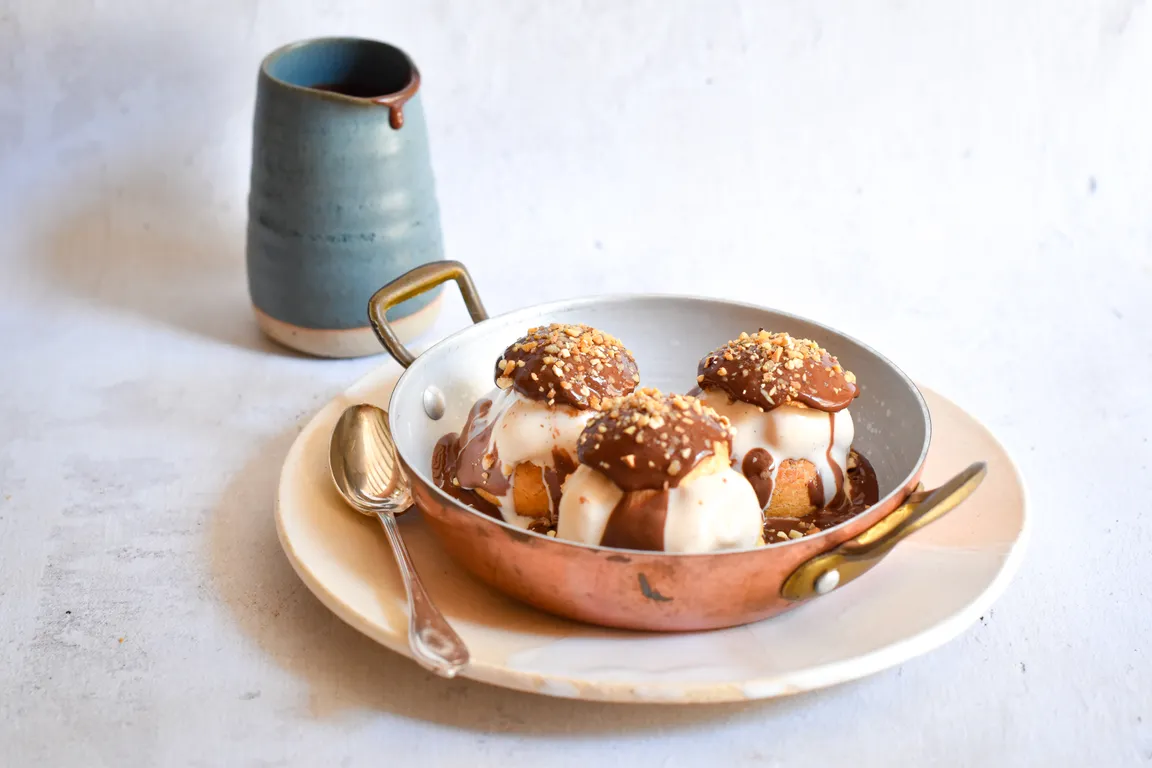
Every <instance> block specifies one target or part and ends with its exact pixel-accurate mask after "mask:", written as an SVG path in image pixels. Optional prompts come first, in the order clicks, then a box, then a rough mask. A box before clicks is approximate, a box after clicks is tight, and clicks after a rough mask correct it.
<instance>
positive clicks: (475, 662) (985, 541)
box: [276, 363, 1028, 703]
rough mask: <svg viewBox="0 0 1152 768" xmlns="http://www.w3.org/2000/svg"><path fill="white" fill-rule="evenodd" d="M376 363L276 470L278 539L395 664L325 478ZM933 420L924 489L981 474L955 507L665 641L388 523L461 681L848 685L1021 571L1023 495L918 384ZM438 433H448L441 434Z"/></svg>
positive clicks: (354, 541) (369, 551) (1000, 458)
mask: <svg viewBox="0 0 1152 768" xmlns="http://www.w3.org/2000/svg"><path fill="white" fill-rule="evenodd" d="M398 376H399V369H398V367H397V366H396V365H395V364H393V363H389V364H387V365H384V366H382V367H380V368H379V369H377V370H376V371H375V372H373V373H371V374H369V375H368V376H367V377H365V378H364V379H362V380H361V381H360V382H358V383H357V384H356V385H354V386H353V387H351V388H350V389H349V390H348V391H347V392H346V393H345V394H344V395H343V396H341V397H338V398H336V399H335V400H333V401H332V402H330V403H329V404H328V405H326V406H325V407H324V408H323V409H322V410H321V411H320V412H319V413H318V414H317V415H316V416H315V417H314V418H313V419H312V421H311V422H310V423H309V424H308V426H307V427H305V429H304V431H303V432H301V433H300V436H299V437H298V438H297V439H296V442H295V443H294V444H293V446H292V449H291V450H290V451H289V453H288V458H287V460H286V461H285V464H284V469H283V473H282V475H281V478H280V489H279V498H278V500H277V506H276V525H277V530H278V531H279V534H280V542H281V544H282V545H283V547H284V551H285V553H286V554H287V555H288V559H289V560H290V561H291V563H292V566H293V567H294V568H295V569H296V572H297V573H298V574H299V575H300V578H301V579H302V580H303V581H304V583H305V584H306V585H308V588H309V589H311V590H312V592H313V593H315V595H316V596H317V597H318V598H320V600H321V601H322V602H323V603H324V604H325V605H326V606H328V608H329V609H331V610H332V611H333V612H334V613H335V614H336V615H337V616H339V617H340V618H341V619H343V620H344V621H346V622H347V623H348V624H350V625H352V626H353V627H355V628H356V629H358V630H359V631H361V632H363V633H364V634H366V635H368V636H369V637H371V638H372V639H374V640H376V641H377V642H379V643H380V644H382V645H384V646H387V647H388V648H391V649H392V650H394V651H396V652H397V653H401V654H404V655H406V656H409V655H410V653H409V650H408V642H407V618H406V602H405V598H404V588H403V586H402V584H401V582H400V576H399V574H398V573H397V571H396V567H395V563H394V561H393V559H392V555H391V552H390V550H389V549H388V544H387V542H386V540H385V538H384V532H383V531H382V530H380V525H379V523H378V522H377V521H376V520H375V519H371V518H366V517H363V516H361V515H359V514H357V513H356V512H354V511H352V510H351V509H349V508H347V507H346V506H345V505H344V503H343V501H342V500H341V499H340V497H339V496H338V495H337V493H336V491H335V489H334V488H333V487H332V481H331V479H330V477H329V474H328V440H329V437H330V436H331V434H332V428H333V427H334V425H335V423H336V420H337V419H338V418H339V416H340V414H341V412H343V410H344V409H345V408H346V407H347V406H349V405H352V404H354V403H360V402H368V403H373V404H375V405H378V406H380V407H382V408H385V407H387V405H388V398H389V396H390V395H391V393H392V387H393V385H394V384H395V382H396V378H397V377H398ZM922 391H923V392H924V396H925V398H926V399H927V401H928V405H929V408H930V410H931V412H932V427H933V438H932V449H931V451H930V453H929V455H928V460H927V463H926V464H925V469H924V483H925V485H926V487H928V488H932V487H934V486H935V485H937V484H939V483H941V482H943V481H945V480H947V479H948V478H949V477H951V476H952V475H953V474H954V473H955V472H957V471H959V470H961V469H963V468H964V467H966V466H967V465H968V464H970V463H971V462H973V461H977V460H984V461H986V462H988V477H987V479H986V480H985V481H984V483H983V485H982V486H981V487H980V488H979V490H978V491H977V492H976V494H975V495H974V496H973V497H972V498H971V499H970V500H968V501H967V502H965V503H964V504H962V505H961V506H960V507H959V508H958V509H956V510H954V511H953V512H951V513H949V514H948V515H947V516H945V517H944V518H943V519H941V520H939V521H937V522H936V523H933V524H932V525H930V526H929V527H928V528H926V529H924V530H923V531H921V532H919V533H917V534H915V535H914V536H912V537H911V538H909V539H908V540H907V541H905V542H903V543H902V544H900V545H899V546H898V547H896V549H895V551H893V553H892V554H890V555H889V556H888V557H887V559H885V560H884V562H883V563H881V564H880V565H879V566H877V567H876V568H875V569H874V570H872V571H871V572H870V573H868V574H867V575H866V576H864V577H863V578H861V579H859V580H858V581H856V582H854V583H851V584H848V585H847V586H845V587H844V588H843V589H840V590H837V591H836V592H833V593H832V594H830V595H827V596H825V597H821V598H818V599H816V600H814V601H811V602H810V603H808V604H806V605H803V606H800V607H799V608H797V609H795V610H793V611H790V612H789V613H787V614H784V615H783V616H780V617H777V618H774V619H769V620H767V621H763V622H760V623H758V624H752V625H749V626H744V627H736V628H733V629H726V630H718V631H713V632H701V633H692V634H679V635H662V634H647V633H641V632H626V631H620V630H610V629H602V628H599V627H593V626H587V625H584V624H578V623H575V622H571V621H567V620H564V619H559V618H556V617H553V616H550V615H548V614H545V613H541V612H539V611H537V610H535V609H533V608H529V607H528V606H525V605H522V604H520V603H517V602H515V601H513V600H511V599H509V598H506V597H503V596H502V595H500V594H498V593H496V592H493V591H492V590H490V589H488V588H487V587H485V586H484V585H482V584H480V583H479V582H477V581H474V580H473V579H472V578H471V577H470V576H468V575H467V574H466V573H465V572H464V571H462V570H461V569H460V568H458V567H456V565H455V564H454V563H453V562H452V561H451V560H449V558H448V557H447V555H445V554H444V553H443V552H441V551H440V549H439V548H438V546H437V545H436V543H435V541H434V540H433V538H432V536H431V534H430V533H429V532H428V531H427V530H426V529H425V527H424V525H423V523H422V521H421V519H420V514H419V512H417V511H413V512H411V513H409V514H407V515H405V516H404V517H403V518H402V519H401V528H402V530H403V533H404V537H405V540H406V541H407V543H408V547H409V548H410V549H411V552H412V558H413V559H414V560H415V562H416V566H417V568H418V570H419V571H420V575H421V577H422V578H423V580H424V583H425V585H426V587H427V589H428V592H429V593H430V594H431V596H432V599H433V600H435V601H436V603H437V605H439V606H440V609H441V610H442V611H443V612H444V614H445V615H446V616H447V617H448V620H449V621H450V622H451V623H452V625H453V626H454V627H455V628H456V630H457V632H459V633H460V636H461V637H462V638H463V639H464V641H465V642H466V643H467V644H468V647H469V650H470V651H471V654H472V663H471V664H470V665H469V667H468V668H467V669H466V670H465V671H464V672H463V675H464V676H465V677H470V678H472V679H475V680H480V681H483V682H486V683H492V684H493V685H500V686H505V687H507V688H516V689H519V690H524V691H533V692H537V693H542V694H547V695H550V696H563V697H569V698H579V699H590V700H601V701H624V702H654V701H659V702H670V703H673V702H700V701H739V700H745V699H761V698H770V697H773V696H782V695H786V694H791V693H798V692H800V691H808V690H813V689H816V688H822V687H825V686H829V685H834V684H836V683H841V682H845V681H848V680H855V679H857V678H860V677H863V676H865V675H869V674H872V673H874V672H878V671H880V670H882V669H886V668H888V667H891V666H894V665H896V664H899V663H901V662H903V661H905V660H907V659H910V658H912V657H914V656H918V655H920V654H922V653H926V652H927V651H930V650H932V649H933V648H936V647H938V646H940V645H942V644H943V643H945V642H947V641H948V640H950V639H952V638H953V637H955V636H957V635H958V634H960V632H962V631H963V630H964V629H965V628H966V627H967V626H969V625H970V624H972V623H973V622H974V621H976V619H977V618H978V617H979V616H980V615H981V614H982V613H984V612H985V611H986V610H987V609H988V607H989V605H991V604H992V602H993V601H994V600H995V599H996V598H997V597H998V596H999V595H1000V593H1001V592H1002V591H1003V589H1004V587H1005V586H1006V585H1007V583H1008V581H1009V580H1010V579H1011V577H1012V575H1013V574H1014V573H1015V571H1016V569H1017V567H1018V566H1019V564H1020V560H1021V557H1022V554H1023V550H1024V541H1025V538H1026V531H1027V523H1028V520H1027V515H1026V512H1025V501H1024V488H1023V485H1022V483H1021V480H1020V476H1019V473H1018V472H1017V470H1016V467H1015V465H1014V464H1013V463H1012V460H1011V459H1010V458H1009V457H1008V454H1007V453H1006V452H1005V451H1004V449H1003V447H1001V446H1000V444H999V443H998V442H996V440H995V438H993V437H992V435H991V434H990V433H989V432H988V430H986V429H985V428H984V427H983V426H982V425H981V424H980V423H979V422H977V421H976V420H975V419H973V418H972V417H971V416H969V415H968V414H966V413H965V412H964V411H963V410H961V409H960V408H959V407H957V406H956V405H954V404H953V403H951V402H950V401H948V400H946V399H944V398H943V397H941V396H939V395H936V394H934V393H933V392H931V391H928V390H922ZM446 428H447V427H446Z"/></svg>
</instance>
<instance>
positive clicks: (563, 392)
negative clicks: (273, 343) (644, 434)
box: [495, 323, 640, 410]
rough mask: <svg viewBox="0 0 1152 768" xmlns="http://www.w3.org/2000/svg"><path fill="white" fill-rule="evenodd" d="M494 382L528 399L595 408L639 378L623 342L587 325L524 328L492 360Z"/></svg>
mask: <svg viewBox="0 0 1152 768" xmlns="http://www.w3.org/2000/svg"><path fill="white" fill-rule="evenodd" d="M495 379H496V385H497V386H498V387H500V388H501V389H507V388H508V387H509V386H511V387H513V388H514V389H515V390H516V391H517V392H519V393H520V394H521V395H523V396H524V397H527V398H528V399H530V400H541V401H544V402H547V403H548V404H549V405H554V404H556V403H560V404H563V405H570V406H572V407H574V408H577V409H580V410H585V409H587V408H594V409H597V410H599V409H600V405H601V403H602V402H603V401H604V400H606V399H608V398H613V397H620V396H621V395H627V394H628V393H630V392H631V391H632V390H634V389H635V388H636V385H637V384H638V383H639V382H640V373H639V370H638V369H637V368H636V360H635V359H633V357H632V353H631V352H629V351H628V350H627V349H626V348H625V347H624V345H623V343H622V342H621V341H620V340H619V339H617V338H615V337H613V336H610V335H608V334H606V333H604V332H603V331H598V330H596V329H595V328H589V327H588V326H586V325H563V324H559V323H553V324H552V325H549V326H541V327H538V328H530V329H528V333H527V335H525V336H524V337H523V338H521V339H519V340H518V341H517V342H516V343H515V344H513V345H512V346H510V347H508V348H507V349H506V350H504V354H503V355H502V356H501V357H500V359H499V360H497V361H496V371H495Z"/></svg>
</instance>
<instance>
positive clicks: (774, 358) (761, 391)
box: [696, 330, 859, 413]
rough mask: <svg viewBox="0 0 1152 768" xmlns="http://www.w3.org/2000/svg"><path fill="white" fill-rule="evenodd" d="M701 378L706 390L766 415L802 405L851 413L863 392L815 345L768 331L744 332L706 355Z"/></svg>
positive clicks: (699, 376) (812, 342)
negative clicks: (849, 406) (850, 407)
mask: <svg viewBox="0 0 1152 768" xmlns="http://www.w3.org/2000/svg"><path fill="white" fill-rule="evenodd" d="M697 374H698V375H697V377H696V381H697V383H699V385H700V386H701V387H703V388H704V389H717V390H720V391H722V392H726V393H727V394H728V396H729V397H731V398H732V399H734V400H740V401H743V402H745V403H751V404H752V405H755V406H758V407H760V408H763V409H764V410H766V411H770V410H772V409H773V408H777V407H779V406H781V405H784V404H785V403H799V404H801V405H805V406H807V407H809V408H815V409H817V410H821V411H828V412H830V413H831V412H835V411H839V410H842V409H844V408H847V407H848V405H849V404H850V403H851V402H852V399H853V398H855V397H856V395H857V393H858V392H859V389H858V388H857V386H856V377H855V376H854V375H853V374H852V373H851V372H849V371H845V370H844V369H843V367H841V365H840V363H839V361H838V360H836V358H835V357H833V356H832V355H830V354H828V352H827V351H825V350H824V349H822V348H821V347H820V346H819V345H817V344H816V342H814V341H810V340H808V339H794V338H792V337H791V336H789V335H788V334H786V333H768V332H767V331H764V330H760V331H759V332H757V333H756V334H753V335H751V336H750V335H748V334H746V333H742V334H740V338H738V339H733V340H732V341H730V342H728V343H727V344H725V345H724V346H722V347H719V348H718V349H716V350H713V351H712V352H710V353H708V354H707V355H706V356H705V357H704V358H703V359H702V360H701V361H700V364H699V366H698V368H697Z"/></svg>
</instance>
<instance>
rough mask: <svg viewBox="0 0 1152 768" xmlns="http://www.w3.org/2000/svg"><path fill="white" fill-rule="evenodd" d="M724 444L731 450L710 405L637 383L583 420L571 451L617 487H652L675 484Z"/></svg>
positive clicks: (724, 427)
mask: <svg viewBox="0 0 1152 768" xmlns="http://www.w3.org/2000/svg"><path fill="white" fill-rule="evenodd" d="M718 446H719V447H718ZM725 448H726V449H727V451H728V453H729V455H731V451H732V430H731V427H730V425H729V424H728V421H727V420H726V419H722V418H721V417H720V416H719V415H718V414H717V413H716V412H715V411H714V410H712V409H711V408H709V407H707V406H705V405H704V404H702V403H701V402H700V401H699V400H697V399H696V398H694V397H688V396H687V395H665V394H663V393H661V392H660V391H659V390H656V389H641V390H638V391H636V392H633V393H632V394H631V395H628V396H627V397H625V398H622V399H620V400H616V401H614V402H613V404H612V406H611V408H610V409H608V410H605V411H604V412H603V413H601V414H600V415H599V416H597V417H596V418H595V419H594V420H592V421H591V422H589V424H588V426H587V427H585V429H584V431H583V432H582V433H581V435H580V440H579V442H578V443H577V446H576V452H577V455H578V457H579V459H580V463H581V464H587V465H588V466H589V467H592V468H593V469H595V470H596V471H597V472H599V473H601V474H602V475H604V476H605V477H607V478H608V479H609V480H611V481H612V482H613V483H615V484H616V486H617V487H618V488H620V490H622V491H657V490H663V489H667V488H675V487H676V486H677V485H679V484H680V481H681V480H683V479H684V478H685V477H686V476H687V475H688V474H689V473H690V472H691V471H692V470H693V469H694V468H695V467H696V465H697V464H699V463H700V462H701V461H703V460H704V459H706V458H708V457H709V456H712V455H714V454H715V453H717V451H718V450H723V449H725Z"/></svg>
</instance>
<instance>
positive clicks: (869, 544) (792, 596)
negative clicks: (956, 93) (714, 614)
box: [781, 461, 988, 600]
mask: <svg viewBox="0 0 1152 768" xmlns="http://www.w3.org/2000/svg"><path fill="white" fill-rule="evenodd" d="M986 474H988V465H986V464H985V463H984V462H982V461H978V462H976V463H975V464H973V465H971V466H970V467H968V468H967V469H965V470H964V471H963V472H961V473H960V474H958V475H956V476H955V477H953V478H952V479H951V480H949V481H948V482H946V483H944V485H942V486H940V487H939V488H937V489H936V490H934V491H931V492H929V493H924V492H917V493H913V494H912V495H910V496H909V497H908V500H907V501H906V502H905V503H904V504H903V505H901V506H900V507H899V508H897V509H896V510H895V511H893V512H892V514H890V515H888V516H887V517H885V518H884V519H883V520H881V521H880V522H878V523H876V524H875V525H873V526H872V527H871V528H869V529H868V530H866V531H864V533H862V534H860V535H859V536H857V537H856V538H854V539H849V540H848V541H846V542H844V543H843V544H841V545H840V546H838V547H836V548H835V549H832V550H829V551H828V552H823V553H821V554H819V555H816V557H814V558H812V559H811V560H809V561H808V562H806V563H804V564H803V565H801V566H800V567H799V568H797V569H796V570H795V571H793V572H792V575H791V576H789V577H788V579H787V580H786V581H785V582H784V586H783V587H782V588H781V594H782V595H783V596H784V597H785V598H787V599H788V600H807V599H808V598H810V597H816V596H817V595H824V594H827V593H829V592H831V591H832V590H833V589H836V588H837V587H839V586H843V585H844V584H847V583H848V582H850V581H852V580H853V579H855V578H857V577H858V576H860V575H861V574H863V573H866V572H867V571H868V570H869V569H871V568H872V567H873V566H874V565H876V564H877V563H879V562H880V561H881V560H883V559H884V556H885V555H887V554H888V553H889V552H890V551H891V550H892V548H893V547H894V546H896V545H897V544H898V543H900V542H901V541H902V540H904V539H905V538H907V537H908V536H910V535H911V534H913V533H915V532H916V531H918V530H920V529H921V528H923V527H924V526H926V525H928V524H929V523H931V522H933V521H935V520H938V519H939V518H941V517H943V516H944V514H945V513H947V512H949V511H950V510H952V509H954V508H955V507H956V506H957V505H959V504H960V502H962V501H964V499H966V498H968V497H969V496H970V495H972V492H973V491H975V490H976V488H977V487H978V486H979V485H980V483H981V482H982V481H983V480H984V476H985V475H986Z"/></svg>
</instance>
